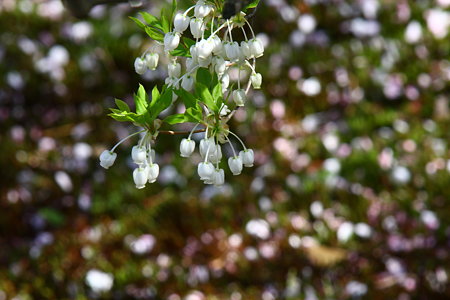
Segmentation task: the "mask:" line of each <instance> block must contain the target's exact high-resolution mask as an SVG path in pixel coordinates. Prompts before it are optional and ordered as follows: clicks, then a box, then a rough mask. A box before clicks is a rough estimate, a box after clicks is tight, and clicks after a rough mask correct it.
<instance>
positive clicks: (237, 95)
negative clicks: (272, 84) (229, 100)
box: [232, 89, 247, 106]
mask: <svg viewBox="0 0 450 300" xmlns="http://www.w3.org/2000/svg"><path fill="white" fill-rule="evenodd" d="M232 96H233V101H234V103H236V105H237V106H244V104H245V101H246V100H247V96H246V95H245V91H244V90H243V89H237V90H234V91H233V93H232Z"/></svg>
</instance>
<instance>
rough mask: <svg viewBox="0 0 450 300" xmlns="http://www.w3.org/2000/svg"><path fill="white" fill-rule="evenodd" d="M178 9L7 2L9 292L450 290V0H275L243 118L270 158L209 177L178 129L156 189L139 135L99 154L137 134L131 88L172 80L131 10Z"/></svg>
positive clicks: (2, 89)
mask: <svg viewBox="0 0 450 300" xmlns="http://www.w3.org/2000/svg"><path fill="white" fill-rule="evenodd" d="M192 4H193V3H191V2H190V1H184V2H179V7H181V8H187V7H189V6H190V5H192ZM164 5H168V3H165V2H163V1H160V2H155V1H153V2H152V3H149V2H143V6H141V7H139V8H132V7H130V5H129V4H128V3H124V4H117V5H113V6H104V5H100V6H96V7H94V8H93V10H91V11H90V13H89V15H88V16H87V17H86V18H84V19H77V18H75V17H74V16H73V15H71V14H70V13H69V12H68V11H67V10H66V9H65V8H64V6H63V4H62V2H61V1H59V0H49V1H30V0H17V1H13V0H3V1H2V2H1V3H0V61H1V63H0V179H1V181H0V207H1V209H2V210H1V214H0V245H1V246H0V300H1V299H170V300H177V299H187V300H201V299H233V300H239V299H264V300H268V299H307V300H314V299H400V300H408V299H448V298H450V288H449V286H450V285H449V276H450V258H449V254H450V253H449V251H450V250H449V249H450V221H449V220H450V203H449V199H450V192H449V189H448V186H449V184H450V160H449V154H450V152H449V145H448V142H449V137H450V134H449V129H450V127H449V123H450V122H449V118H450V116H449V92H450V89H449V84H448V83H449V80H450V61H449V53H450V40H449V38H448V37H449V35H448V30H449V26H450V13H449V6H450V2H449V1H448V0H438V1H431V0H422V1H381V0H380V1H377V0H360V1H340V0H335V1H326V0H322V1H319V0H308V1H306V0H305V1H298V0H297V1H283V0H267V1H264V2H263V3H262V4H261V5H260V7H259V9H258V11H257V13H256V14H255V16H254V17H253V18H252V19H251V23H252V26H253V27H254V29H255V32H257V33H258V36H259V37H260V38H261V39H262V40H263V42H264V43H265V45H266V51H265V55H264V56H263V57H262V58H260V59H259V60H258V63H257V70H258V71H259V72H260V73H262V75H263V88H262V90H260V91H254V92H253V93H252V94H251V96H250V101H249V103H248V105H247V106H246V111H239V113H237V114H236V116H235V118H234V120H233V121H232V123H231V129H232V130H233V131H234V132H236V133H238V134H239V135H240V136H241V137H243V138H244V140H245V142H246V144H247V146H248V147H250V148H252V149H254V151H255V157H256V159H255V160H256V163H255V166H254V167H253V168H245V170H244V172H243V174H241V175H239V176H232V174H231V173H229V172H228V171H227V172H228V173H226V175H225V176H226V179H225V180H226V184H225V186H224V187H221V188H216V187H213V186H206V185H203V183H202V182H201V181H200V180H199V178H198V175H197V171H196V167H197V166H196V163H195V161H196V159H198V158H196V157H194V158H193V159H185V158H181V157H180V155H179V150H178V148H179V143H180V141H181V138H182V137H178V136H177V137H171V136H160V137H159V138H158V140H157V143H156V152H157V158H156V160H157V161H158V163H159V165H160V166H161V173H160V176H159V178H158V180H157V182H156V183H154V184H149V185H147V187H146V188H145V189H143V190H137V189H136V188H135V186H134V183H133V180H132V175H131V173H132V169H133V163H132V161H131V159H130V157H129V156H130V152H131V147H132V146H133V144H134V143H135V142H136V140H131V141H129V142H127V143H124V144H123V145H121V146H120V147H119V148H118V151H117V152H118V158H117V160H116V163H115V165H114V166H113V167H111V168H110V169H109V170H108V171H106V170H104V169H103V168H101V167H100V166H99V164H98V155H99V154H100V153H101V152H102V151H103V150H104V149H106V148H110V147H111V146H112V145H114V144H115V143H116V142H117V141H118V140H119V139H121V138H123V137H125V136H126V135H128V134H130V133H131V132H133V131H134V130H135V128H134V127H133V126H128V125H124V124H120V123H118V122H116V121H114V120H112V119H110V118H109V117H108V116H107V113H108V108H109V107H112V106H113V103H114V98H120V99H124V100H126V101H127V102H128V103H129V104H131V103H132V93H133V92H135V90H136V89H137V86H138V82H142V83H143V84H144V85H145V87H146V88H147V89H150V88H152V87H153V85H155V84H158V85H161V84H162V83H163V81H164V78H165V77H166V75H167V73H166V69H165V67H164V62H162V63H161V64H160V66H159V67H158V69H157V70H156V71H153V72H151V71H148V72H147V73H146V74H145V75H143V76H142V77H141V76H139V75H137V74H135V73H134V69H133V62H134V59H135V58H136V57H137V56H139V55H141V54H142V52H143V51H145V49H146V48H147V47H148V46H152V45H153V44H152V43H151V41H150V40H149V39H148V38H147V37H146V36H145V33H143V32H142V31H141V30H140V29H139V28H138V27H137V26H136V25H135V24H134V23H133V22H132V21H131V20H130V19H129V18H128V16H137V13H138V12H139V11H141V10H146V11H149V12H151V13H154V14H156V15H157V14H158V12H159V10H160V8H161V7H162V6H164ZM158 51H161V49H160V50H158ZM197 138H200V136H199V137H197ZM237 146H238V145H237Z"/></svg>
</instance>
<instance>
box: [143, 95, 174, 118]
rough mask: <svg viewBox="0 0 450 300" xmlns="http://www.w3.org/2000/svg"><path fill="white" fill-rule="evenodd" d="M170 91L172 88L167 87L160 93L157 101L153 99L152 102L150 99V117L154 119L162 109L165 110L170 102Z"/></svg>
mask: <svg viewBox="0 0 450 300" xmlns="http://www.w3.org/2000/svg"><path fill="white" fill-rule="evenodd" d="M172 93H173V90H172V88H168V89H166V90H165V91H164V92H163V93H162V95H161V97H159V99H158V100H157V101H155V102H154V103H153V101H152V106H151V107H150V108H149V113H150V117H151V118H152V119H153V120H154V119H156V118H157V117H158V115H159V114H160V113H161V112H162V111H163V110H165V109H166V108H168V107H169V106H170V105H171V104H172V96H173V95H172Z"/></svg>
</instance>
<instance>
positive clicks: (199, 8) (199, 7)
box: [194, 1, 212, 18]
mask: <svg viewBox="0 0 450 300" xmlns="http://www.w3.org/2000/svg"><path fill="white" fill-rule="evenodd" d="M211 11H212V7H211V5H208V4H206V3H205V1H198V2H197V4H196V5H195V8H194V16H195V17H196V18H204V17H206V16H207V15H209V13H210V12H211Z"/></svg>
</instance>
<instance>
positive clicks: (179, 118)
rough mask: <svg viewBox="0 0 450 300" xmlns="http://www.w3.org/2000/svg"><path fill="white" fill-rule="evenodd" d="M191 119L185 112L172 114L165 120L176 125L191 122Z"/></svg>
mask: <svg viewBox="0 0 450 300" xmlns="http://www.w3.org/2000/svg"><path fill="white" fill-rule="evenodd" d="M189 120H190V118H189V116H187V115H185V114H174V115H170V116H168V117H167V118H165V119H164V122H166V123H167V124H170V125H174V124H179V123H185V122H190V121H189Z"/></svg>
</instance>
